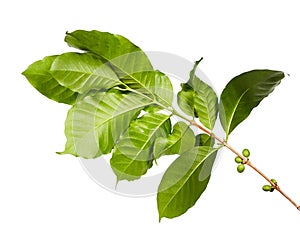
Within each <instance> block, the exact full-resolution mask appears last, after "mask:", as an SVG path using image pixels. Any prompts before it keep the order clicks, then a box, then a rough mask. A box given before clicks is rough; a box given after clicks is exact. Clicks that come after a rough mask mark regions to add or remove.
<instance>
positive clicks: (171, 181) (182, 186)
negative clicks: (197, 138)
mask: <svg viewBox="0 0 300 246" xmlns="http://www.w3.org/2000/svg"><path fill="white" fill-rule="evenodd" d="M216 154H217V149H214V148H211V147H207V146H200V147H195V148H193V149H191V150H189V151H187V152H185V153H183V154H182V155H181V156H179V157H178V158H177V159H176V160H175V161H174V162H173V163H172V164H171V165H170V167H169V168H168V169H167V171H166V172H165V174H164V175H163V178H162V180H161V183H160V185H159V187H158V193H157V206H158V212H159V219H161V218H162V217H166V218H174V217H177V216H180V215H181V214H183V213H185V212H186V211H187V210H188V209H189V208H191V207H192V206H194V204H195V203H196V201H197V200H198V199H199V197H200V196H201V194H202V193H203V192H204V190H205V189H206V187H207V184H208V182H209V179H210V175H211V170H212V166H213V163H214V160H215V157H216Z"/></svg>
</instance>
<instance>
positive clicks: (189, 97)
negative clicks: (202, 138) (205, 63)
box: [177, 60, 218, 129]
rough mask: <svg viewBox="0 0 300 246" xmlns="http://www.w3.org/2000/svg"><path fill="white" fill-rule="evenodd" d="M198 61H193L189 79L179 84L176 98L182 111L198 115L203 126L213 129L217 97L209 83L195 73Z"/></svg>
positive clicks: (216, 111) (216, 112)
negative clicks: (179, 88) (180, 88)
mask: <svg viewBox="0 0 300 246" xmlns="http://www.w3.org/2000/svg"><path fill="white" fill-rule="evenodd" d="M200 61H201V60H199V61H197V62H195V65H194V68H193V69H192V71H191V72H190V78H189V81H188V82H187V83H184V84H181V87H182V90H181V91H180V92H179V93H178V94H177V100H178V105H179V107H180V108H181V109H182V111H183V112H185V113H186V114H187V115H190V116H193V117H194V116H196V117H199V120H200V122H201V123H202V124H203V125H204V126H205V127H207V128H208V129H213V127H214V125H215V122H216V119H217V114H218V97H217V95H216V93H215V91H214V90H213V89H212V88H211V87H210V86H209V85H207V84H206V83H204V82H203V81H202V80H200V79H199V78H198V77H197V76H196V75H195V72H196V69H197V66H198V64H199V62H200Z"/></svg>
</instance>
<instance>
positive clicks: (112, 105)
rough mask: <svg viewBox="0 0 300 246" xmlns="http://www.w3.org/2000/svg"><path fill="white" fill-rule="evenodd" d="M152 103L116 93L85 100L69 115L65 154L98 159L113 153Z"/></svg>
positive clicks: (102, 93) (96, 95)
mask: <svg viewBox="0 0 300 246" xmlns="http://www.w3.org/2000/svg"><path fill="white" fill-rule="evenodd" d="M151 103H152V101H150V100H148V99H147V98H145V97H142V96H139V95H136V94H133V93H130V94H121V93H119V92H115V91H108V92H98V93H96V94H94V95H92V96H86V97H84V98H83V99H82V100H81V101H78V102H77V103H76V104H75V105H74V106H73V107H72V108H71V109H70V110H69V112H68V116H67V119H66V123H65V134H66V137H67V143H66V147H65V150H64V151H63V152H62V154H72V155H75V156H81V157H84V158H95V157H98V156H100V155H102V154H107V153H110V152H111V150H112V148H113V146H114V145H115V143H116V142H117V140H118V139H119V137H120V135H121V134H122V133H123V132H124V131H125V130H126V129H127V128H128V126H129V124H130V122H131V121H132V120H133V119H135V118H136V117H137V116H138V114H139V113H140V111H141V110H142V109H143V108H144V107H146V106H148V105H150V104H151Z"/></svg>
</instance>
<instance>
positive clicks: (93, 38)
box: [65, 30, 153, 78]
mask: <svg viewBox="0 0 300 246" xmlns="http://www.w3.org/2000/svg"><path fill="white" fill-rule="evenodd" d="M65 41H66V42H67V43H68V45H69V46H71V47H75V48H78V49H81V50H85V51H90V52H92V53H94V54H96V55H98V56H100V57H101V58H102V59H103V60H104V61H105V62H109V63H110V64H111V65H112V66H113V67H114V69H115V71H116V73H117V74H118V75H119V78H123V77H124V76H127V75H131V74H135V73H138V72H143V71H151V70H153V68H152V65H151V63H150V61H149V59H148V57H147V56H146V54H145V53H144V52H143V51H142V50H141V49H140V48H139V47H137V46H136V45H134V44H133V43H132V42H130V41H129V40H128V39H127V38H125V37H123V36H121V35H114V34H111V33H108V32H99V31H95V30H94V31H84V30H77V31H74V32H71V33H67V34H66V37H65Z"/></svg>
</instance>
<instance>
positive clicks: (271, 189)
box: [262, 179, 277, 192]
mask: <svg viewBox="0 0 300 246" xmlns="http://www.w3.org/2000/svg"><path fill="white" fill-rule="evenodd" d="M271 181H272V183H273V184H274V185H275V186H277V181H276V180H275V179H271ZM262 189H263V190H264V191H270V192H273V191H274V190H275V187H274V186H272V185H264V186H263V187H262Z"/></svg>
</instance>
